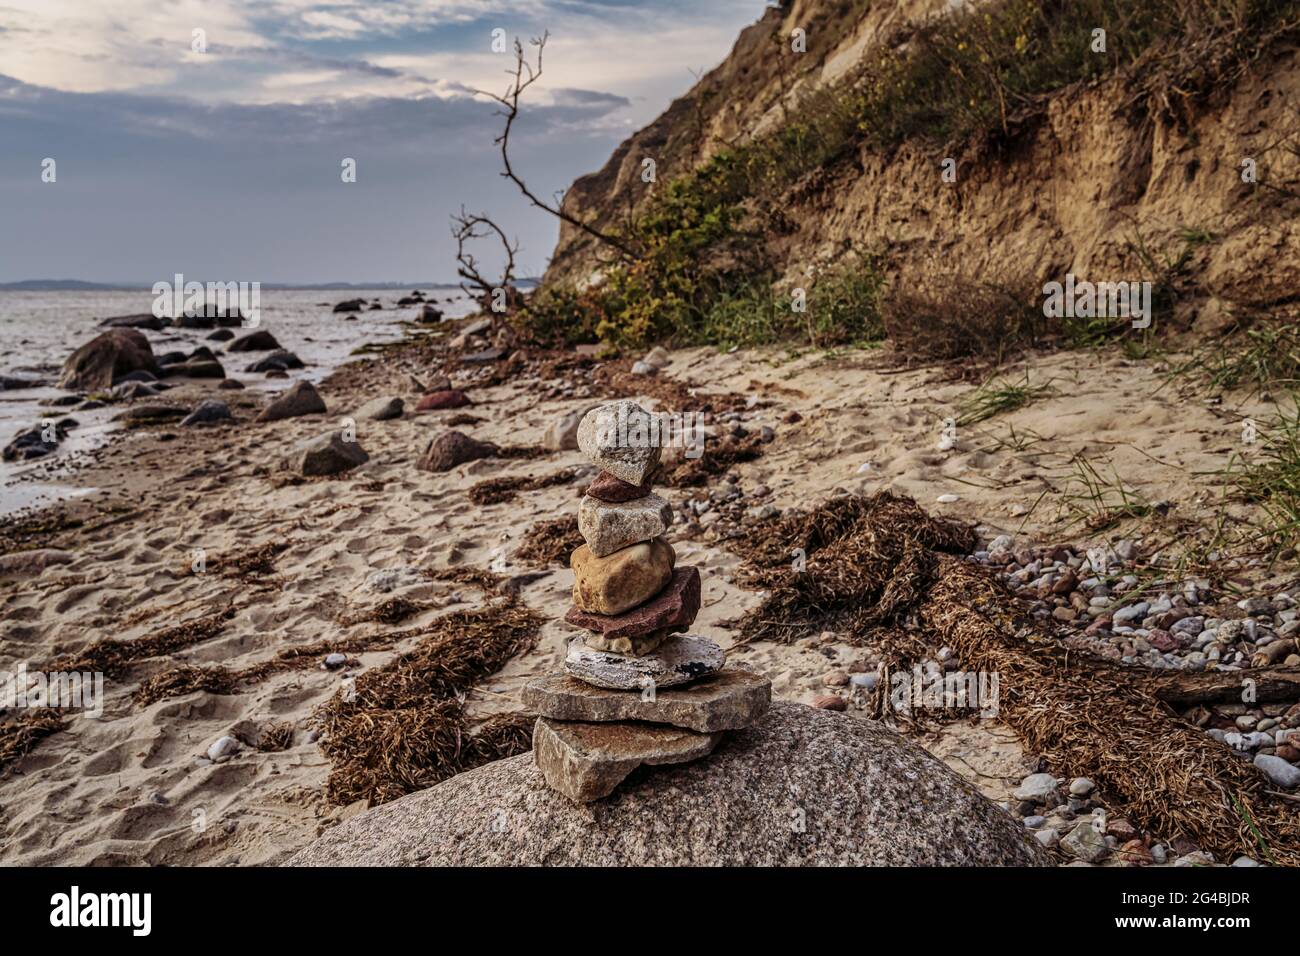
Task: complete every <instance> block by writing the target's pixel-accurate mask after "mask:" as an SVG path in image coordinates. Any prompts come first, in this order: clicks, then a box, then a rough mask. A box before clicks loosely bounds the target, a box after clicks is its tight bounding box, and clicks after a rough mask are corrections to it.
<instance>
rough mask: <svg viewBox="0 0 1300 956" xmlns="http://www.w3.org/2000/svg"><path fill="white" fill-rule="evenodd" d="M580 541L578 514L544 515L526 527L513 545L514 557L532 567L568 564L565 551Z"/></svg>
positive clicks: (574, 547)
mask: <svg viewBox="0 0 1300 956" xmlns="http://www.w3.org/2000/svg"><path fill="white" fill-rule="evenodd" d="M582 544H583V540H582V535H581V534H580V533H579V531H578V516H577V515H567V516H565V517H563V518H548V519H547V520H545V521H539V522H537V523H536V524H535V525H533V526H532V527H531V528H529V529H528V531H527V533H526V534H525V535H524V539H523V541H522V542H521V543H520V545H519V547H518V548H516V549H515V553H514V557H515V560H517V561H527V562H528V563H529V564H531V565H532V566H533V567H536V568H548V567H550V566H551V565H554V564H559V565H563V566H564V567H568V566H569V555H571V554H573V552H574V551H576V550H578V548H580V547H581V546H582Z"/></svg>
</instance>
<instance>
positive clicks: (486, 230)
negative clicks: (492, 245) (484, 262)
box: [451, 206, 519, 309]
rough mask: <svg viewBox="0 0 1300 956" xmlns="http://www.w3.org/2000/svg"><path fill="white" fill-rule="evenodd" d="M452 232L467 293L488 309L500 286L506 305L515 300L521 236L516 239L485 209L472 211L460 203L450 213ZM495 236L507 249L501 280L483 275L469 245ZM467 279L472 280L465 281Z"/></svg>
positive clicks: (460, 273) (511, 303)
mask: <svg viewBox="0 0 1300 956" xmlns="http://www.w3.org/2000/svg"><path fill="white" fill-rule="evenodd" d="M451 235H452V238H453V239H455V240H456V262H457V267H456V274H457V275H458V276H460V277H461V279H463V280H464V281H463V282H461V284H460V287H461V289H463V290H464V292H465V294H466V295H468V296H470V297H471V298H473V299H475V300H476V301H478V303H479V304H480V305H482V306H483V307H484V308H485V309H486V308H491V305H492V300H493V297H494V296H495V295H496V294H497V290H498V289H501V290H504V294H505V297H506V304H507V307H509V306H510V305H513V304H515V303H516V302H517V301H518V299H519V293H518V292H517V291H516V290H515V287H514V280H515V256H516V255H517V254H518V252H519V242H518V240H516V241H514V242H513V243H512V242H511V241H510V239H509V238H508V237H507V236H506V233H505V230H504V229H502V228H501V227H500V226H498V225H497V224H496V223H495V222H494V221H493V220H492V219H491V218H490V217H488V216H487V215H485V214H483V213H469V212H466V211H465V207H464V206H461V208H460V213H459V214H457V215H454V216H452V217H451ZM492 236H496V238H497V239H498V240H499V241H500V243H501V248H502V249H503V250H504V252H505V263H504V265H503V266H502V268H501V279H500V281H499V282H491V281H489V280H488V279H487V277H485V276H484V275H483V271H482V268H481V267H480V265H479V261H478V259H477V258H475V256H474V253H472V252H471V251H470V249H469V246H470V244H471V243H474V242H477V241H478V240H480V239H490V238H491V237H492ZM465 283H469V285H466V284H465Z"/></svg>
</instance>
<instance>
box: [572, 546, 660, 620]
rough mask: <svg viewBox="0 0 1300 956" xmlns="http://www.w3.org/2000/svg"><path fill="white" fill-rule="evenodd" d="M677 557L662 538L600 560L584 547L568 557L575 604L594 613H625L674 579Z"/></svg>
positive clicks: (608, 555) (622, 549) (625, 549)
mask: <svg viewBox="0 0 1300 956" xmlns="http://www.w3.org/2000/svg"><path fill="white" fill-rule="evenodd" d="M676 563H677V555H676V553H675V552H674V551H673V549H672V546H671V545H669V544H668V542H667V541H665V540H664V539H663V538H653V539H651V540H650V541H643V542H641V543H640V544H634V545H632V546H631V547H628V548H621V549H620V550H618V551H615V552H614V553H613V554H607V555H605V556H604V557H597V556H596V555H594V554H592V553H591V548H589V547H588V546H587V545H585V544H584V545H583V546H582V547H580V548H578V550H576V551H574V552H573V554H572V556H571V557H570V558H569V565H570V567H572V568H573V603H574V605H575V606H576V607H579V608H581V609H582V610H584V611H590V612H591V613H593V614H622V613H623V612H624V611H626V610H628V609H629V608H633V607H636V606H637V605H638V604H641V603H643V602H645V601H648V600H650V599H651V598H652V597H654V596H655V595H656V594H658V593H659V592H660V591H662V590H663V589H664V586H665V585H666V584H667V583H668V582H669V581H670V580H672V576H673V566H674V565H675V564H676Z"/></svg>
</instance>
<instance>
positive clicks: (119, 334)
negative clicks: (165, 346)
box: [59, 329, 158, 392]
mask: <svg viewBox="0 0 1300 956" xmlns="http://www.w3.org/2000/svg"><path fill="white" fill-rule="evenodd" d="M139 369H143V370H144V371H146V372H152V373H153V374H155V375H157V374H158V363H157V362H156V361H155V360H154V355H153V349H152V348H150V347H149V340H148V339H147V338H145V337H144V333H143V332H138V331H136V330H135V329H109V330H108V331H107V332H101V333H100V334H99V335H97V336H95V337H94V338H93V339H91V340H90V341H89V342H87V343H86V344H85V345H83V346H82V347H81V348H79V349H77V351H75V352H73V353H72V355H70V356H69V357H68V360H67V361H66V362H64V363H63V373H62V374H61V375H60V376H59V387H60V388H64V389H67V390H69V391H82V392H93V391H97V390H99V389H105V388H109V387H110V386H111V385H112V384H113V382H114V381H115V380H116V379H118V378H120V377H121V376H123V375H128V374H130V373H131V372H134V371H137V370H139Z"/></svg>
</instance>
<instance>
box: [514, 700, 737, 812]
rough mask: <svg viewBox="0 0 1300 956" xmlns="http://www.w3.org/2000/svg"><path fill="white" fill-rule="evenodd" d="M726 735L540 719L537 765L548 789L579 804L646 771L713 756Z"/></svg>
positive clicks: (536, 728) (654, 726)
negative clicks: (635, 772) (642, 769)
mask: <svg viewBox="0 0 1300 956" xmlns="http://www.w3.org/2000/svg"><path fill="white" fill-rule="evenodd" d="M721 739H722V734H721V733H720V732H719V733H714V734H697V733H696V732H695V731H693V730H683V729H681V728H680V727H665V726H662V725H659V724H637V723H599V724H593V723H585V722H582V721H565V720H550V719H549V718H546V717H539V718H537V724H536V725H535V726H534V727H533V761H534V762H535V763H536V764H537V769H538V770H540V771H541V772H542V776H543V777H544V778H545V780H546V784H547V786H549V787H550V788H551V789H552V790H558V791H559V792H560V793H562V794H564V795H565V796H566V797H568V798H569V799H570V800H573V801H574V802H575V803H590V802H591V801H593V800H599V799H600V798H601V797H607V796H609V795H610V794H611V793H613V792H614V788H615V787H617V786H618V785H619V784H620V783H622V782H623V781H624V780H625V779H627V775H628V774H630V773H631V772H632V771H633V770H635V769H636V768H637V767H640V766H642V765H649V766H657V765H660V764H674V763H689V762H690V761H692V760H699V759H700V758H701V757H705V756H708V755H709V754H710V753H712V752H713V748H714V747H716V746H717V745H718V741H720V740H721Z"/></svg>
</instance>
